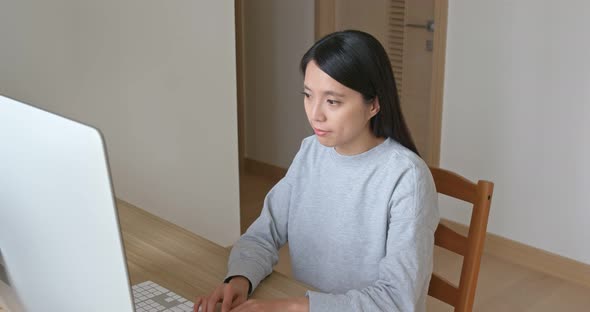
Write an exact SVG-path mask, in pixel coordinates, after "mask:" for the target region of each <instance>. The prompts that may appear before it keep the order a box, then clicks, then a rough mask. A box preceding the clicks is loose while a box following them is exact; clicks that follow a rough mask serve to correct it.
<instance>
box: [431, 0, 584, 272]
mask: <svg viewBox="0 0 590 312" xmlns="http://www.w3.org/2000/svg"><path fill="white" fill-rule="evenodd" d="M449 3H450V5H449V24H448V37H447V38H448V41H447V61H446V76H445V90H444V93H445V98H444V109H443V127H442V147H441V166H442V167H445V168H449V169H452V170H456V171H458V172H461V173H463V174H464V175H465V176H466V177H468V178H470V179H477V178H487V179H490V180H492V181H494V182H495V183H496V187H495V191H494V192H495V198H494V199H493V202H492V210H491V214H490V222H489V231H490V232H492V233H495V234H498V235H501V236H504V237H508V238H510V239H513V240H516V241H519V242H523V243H525V244H529V245H532V246H535V247H538V248H541V249H544V250H547V251H550V252H553V253H557V254H560V255H563V256H566V257H569V258H572V259H575V260H578V261H581V262H584V263H588V264H590V248H588V241H590V227H589V226H588V220H590V209H589V208H590V206H589V204H588V196H587V195H588V190H590V179H589V178H588V177H589V176H590V165H589V164H590V163H589V161H588V160H589V159H590V144H588V143H589V142H590V62H588V56H589V55H590V40H584V39H583V38H587V37H588V34H587V20H588V12H590V2H588V1H569V2H568V4H567V5H565V4H563V3H561V2H556V1H547V0H545V1H533V0H527V1H489V0H478V1H450V2H449ZM449 207H450V206H449V204H448V202H446V201H444V202H442V209H443V210H442V212H443V213H442V214H443V216H444V217H447V218H451V219H453V220H456V221H460V222H463V223H466V222H467V219H468V217H469V214H468V210H467V209H461V210H460V211H457V210H452V209H450V208H449Z"/></svg>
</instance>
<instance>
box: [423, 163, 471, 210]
mask: <svg viewBox="0 0 590 312" xmlns="http://www.w3.org/2000/svg"><path fill="white" fill-rule="evenodd" d="M430 172H431V173H432V176H433V177H434V184H435V185H436V191H437V192H438V193H441V194H445V195H447V196H451V197H454V198H457V199H460V200H463V201H466V202H469V203H472V204H474V203H475V201H476V200H477V185H476V184H474V183H472V182H471V181H469V180H467V179H465V178H464V177H462V176H460V175H458V174H456V173H454V172H451V171H448V170H445V169H441V168H432V167H431V168H430Z"/></svg>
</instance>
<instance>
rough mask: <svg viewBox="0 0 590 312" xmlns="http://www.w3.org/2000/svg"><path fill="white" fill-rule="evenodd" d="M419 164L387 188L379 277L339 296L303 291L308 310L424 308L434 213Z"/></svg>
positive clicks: (433, 197) (433, 196) (429, 183)
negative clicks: (387, 207)
mask: <svg viewBox="0 0 590 312" xmlns="http://www.w3.org/2000/svg"><path fill="white" fill-rule="evenodd" d="M419 168H420V169H418V168H417V167H416V166H412V167H411V168H409V169H408V170H406V171H405V172H404V173H403V174H402V175H401V177H400V178H399V180H398V182H397V184H396V185H395V187H394V190H393V192H392V196H391V200H390V216H389V228H388V231H387V243H386V254H385V257H384V258H382V259H381V261H380V262H379V278H378V279H377V280H376V281H375V282H374V283H373V284H371V285H370V286H368V287H365V288H363V289H352V290H349V291H348V292H346V293H344V294H327V293H321V292H315V291H308V292H307V297H308V298H309V304H310V312H327V311H340V312H344V311H404V312H409V311H425V310H426V307H425V306H424V305H425V302H426V300H425V299H426V298H425V297H426V296H427V291H428V285H429V282H430V276H431V274H432V256H433V249H434V231H435V229H436V226H437V225H438V222H439V214H438V207H437V193H436V189H435V186H434V182H433V180H432V176H431V175H430V171H429V170H428V167H426V166H425V165H424V166H420V167H419Z"/></svg>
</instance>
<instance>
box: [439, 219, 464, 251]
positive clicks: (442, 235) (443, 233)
mask: <svg viewBox="0 0 590 312" xmlns="http://www.w3.org/2000/svg"><path fill="white" fill-rule="evenodd" d="M434 244H435V245H437V246H440V247H443V248H445V249H448V250H450V251H452V252H454V253H456V254H459V255H461V256H465V254H466V253H467V237H465V236H463V235H461V234H459V233H457V232H455V231H453V230H451V229H450V228H449V227H447V226H446V225H444V224H442V223H439V225H438V227H437V228H436V232H435V233H434Z"/></svg>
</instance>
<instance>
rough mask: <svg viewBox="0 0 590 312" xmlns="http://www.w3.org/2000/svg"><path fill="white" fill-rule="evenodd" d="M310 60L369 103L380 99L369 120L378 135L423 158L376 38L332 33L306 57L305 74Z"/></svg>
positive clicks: (356, 33) (345, 32) (341, 32)
mask: <svg viewBox="0 0 590 312" xmlns="http://www.w3.org/2000/svg"><path fill="white" fill-rule="evenodd" d="M311 61H315V62H316V63H317V65H318V66H319V68H320V69H321V70H322V71H323V72H325V73H326V74H328V75H329V76H330V77H332V78H333V79H334V80H336V81H338V82H340V83H341V84H343V85H345V86H347V87H348V88H350V89H353V90H355V91H357V92H359V93H361V94H362V95H363V98H364V100H365V102H366V103H370V102H371V101H373V100H374V99H375V98H378V99H379V105H380V107H381V108H380V110H379V112H378V113H377V115H375V116H373V118H371V121H370V125H371V130H372V131H373V133H374V134H375V136H377V137H380V138H392V139H394V140H396V141H397V142H399V143H400V144H402V145H403V146H405V147H406V148H408V149H410V150H411V151H413V152H414V153H416V154H417V155H420V154H418V150H417V149H416V145H415V144H414V141H413V140H412V136H411V135H410V131H409V129H408V126H407V125H406V122H405V120H404V116H403V115H402V111H401V106H400V102H399V95H398V93H397V86H396V85H395V79H394V77H393V71H392V69H391V63H390V62H389V57H387V53H386V52H385V49H384V48H383V46H382V45H381V44H380V43H379V41H378V40H377V39H375V37H373V36H371V35H369V34H367V33H365V32H362V31H357V30H346V31H339V32H335V33H332V34H329V35H327V36H325V37H323V38H322V39H320V40H319V41H318V42H316V43H315V44H314V45H313V46H312V47H311V48H310V49H309V50H308V51H307V52H306V53H305V54H304V55H303V58H302V59H301V64H300V66H301V72H302V73H303V75H305V70H306V68H307V64H308V63H309V62H311Z"/></svg>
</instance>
